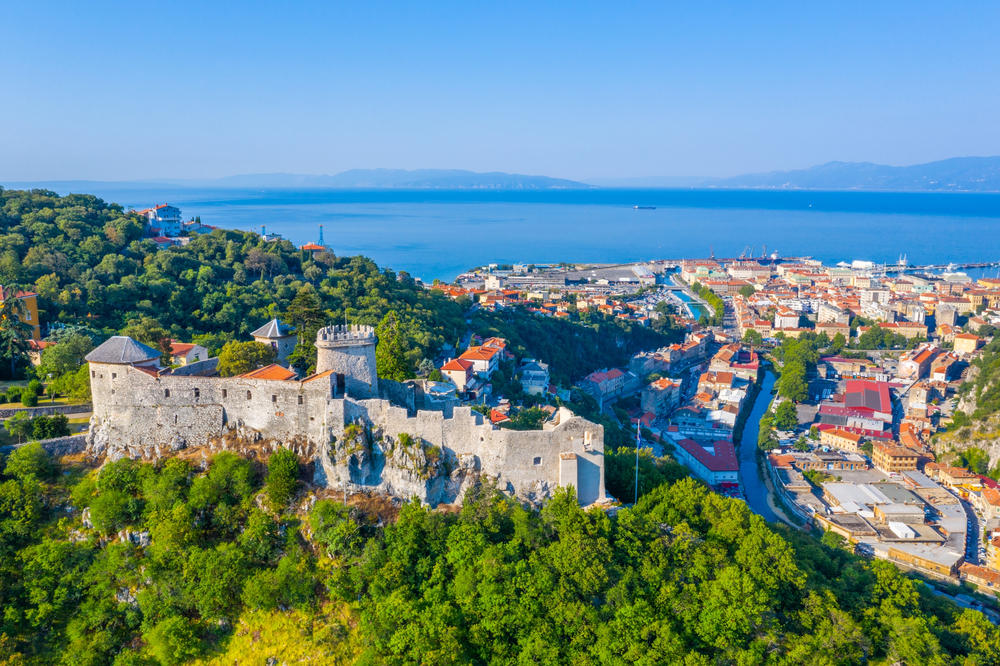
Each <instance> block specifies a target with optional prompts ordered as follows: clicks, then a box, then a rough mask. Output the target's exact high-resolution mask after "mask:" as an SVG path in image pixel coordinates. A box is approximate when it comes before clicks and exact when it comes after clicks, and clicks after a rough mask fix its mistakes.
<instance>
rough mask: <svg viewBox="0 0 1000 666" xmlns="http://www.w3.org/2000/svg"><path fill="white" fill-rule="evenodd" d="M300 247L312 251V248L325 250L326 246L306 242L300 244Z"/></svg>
mask: <svg viewBox="0 0 1000 666" xmlns="http://www.w3.org/2000/svg"><path fill="white" fill-rule="evenodd" d="M301 249H303V250H309V251H313V250H325V249H326V248H325V247H323V246H322V245H318V244H316V243H306V244H305V245H303V246H302V248H301Z"/></svg>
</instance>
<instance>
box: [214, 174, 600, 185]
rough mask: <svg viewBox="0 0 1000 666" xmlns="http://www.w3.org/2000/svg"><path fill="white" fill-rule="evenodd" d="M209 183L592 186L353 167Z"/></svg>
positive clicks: (519, 177)
mask: <svg viewBox="0 0 1000 666" xmlns="http://www.w3.org/2000/svg"><path fill="white" fill-rule="evenodd" d="M205 184H206V185H219V186H224V187H329V188H338V189H382V188H395V189H413V190H426V189H442V190H456V189H457V190H466V189H469V190H552V189H580V188H588V187H590V185H586V184H584V183H579V182H576V181H573V180H566V179H563V178H549V177H548V176H526V175H524V174H520V173H503V172H500V171H490V172H487V173H477V172H475V171H464V170H462V169H416V170H412V171H411V170H408V169H351V170H349V171H342V172H341V173H338V174H335V175H332V176H310V175H298V174H288V173H271V174H250V175H242V176H228V177H226V178H219V179H217V180H214V181H206V182H205Z"/></svg>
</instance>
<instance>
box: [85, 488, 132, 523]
mask: <svg viewBox="0 0 1000 666" xmlns="http://www.w3.org/2000/svg"><path fill="white" fill-rule="evenodd" d="M98 483H99V482H98ZM141 512H142V504H141V502H140V501H139V500H138V499H136V498H134V497H132V496H130V495H127V494H125V493H123V492H121V491H120V490H102V491H101V492H100V493H98V495H97V497H94V498H93V499H91V500H90V522H92V523H93V524H94V527H95V528H96V529H97V530H98V531H100V532H101V533H102V534H114V533H115V532H117V531H118V530H120V529H122V528H123V527H125V526H126V525H129V524H131V523H132V522H134V521H135V519H136V518H137V517H138V516H139V514H140V513H141Z"/></svg>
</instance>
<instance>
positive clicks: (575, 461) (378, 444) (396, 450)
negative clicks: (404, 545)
mask: <svg viewBox="0 0 1000 666" xmlns="http://www.w3.org/2000/svg"><path fill="white" fill-rule="evenodd" d="M375 344H376V339H375V335H374V331H372V330H371V329H370V328H368V327H352V328H345V327H328V328H326V329H322V330H321V331H320V332H319V333H318V334H317V347H318V357H319V361H318V366H319V369H320V370H321V372H319V373H317V374H316V375H313V376H312V377H307V378H305V379H302V380H295V379H292V380H271V379H257V378H249V377H226V378H223V377H218V376H216V375H215V367H216V364H217V360H216V359H210V360H208V361H203V362H201V363H194V364H191V365H189V366H185V367H184V368H178V369H175V370H160V369H159V368H158V367H157V363H156V360H155V359H156V357H157V356H158V352H156V350H152V349H150V348H148V347H144V346H143V345H140V344H139V343H136V342H135V341H133V340H131V339H129V338H121V337H116V338H111V339H110V340H109V341H107V342H105V343H104V344H103V345H101V347H98V349H96V350H94V352H92V353H91V355H89V356H88V361H90V372H91V389H92V393H93V398H94V401H93V402H94V416H93V419H92V420H91V429H90V433H89V434H88V448H89V450H90V452H91V453H93V454H95V455H107V456H109V457H111V458H117V457H122V456H128V457H134V458H154V457H159V456H162V455H167V454H169V453H170V452H171V451H176V450H180V449H183V448H187V447H197V446H205V445H208V444H212V443H216V442H218V441H219V440H220V439H221V438H223V437H224V436H226V435H231V434H239V435H246V436H256V437H263V438H267V439H272V440H276V441H279V442H281V444H282V445H283V446H287V447H290V448H293V449H294V450H296V451H297V452H299V453H300V455H306V456H308V457H312V458H313V459H314V461H315V463H316V464H315V469H316V476H317V480H318V481H319V482H321V483H324V484H326V485H328V486H330V487H333V488H338V489H340V488H343V489H345V490H348V491H351V492H354V491H359V490H366V489H367V490H374V491H378V492H383V493H389V494H393V495H397V496H401V497H410V496H413V495H416V496H417V497H419V498H420V499H421V500H422V501H424V502H426V503H429V504H431V505H436V504H438V503H441V502H460V501H461V499H462V495H463V494H464V491H465V489H466V488H467V487H468V486H469V485H470V484H473V483H476V482H478V481H479V480H480V479H483V478H487V479H490V480H492V481H494V482H496V483H497V485H498V486H499V487H500V488H501V489H502V490H505V491H506V492H508V493H510V494H511V495H513V496H516V497H518V498H520V499H522V500H525V501H530V502H536V503H537V502H540V501H543V500H545V499H547V498H548V497H550V496H551V494H552V492H553V490H554V489H555V488H557V487H559V486H573V487H575V488H576V490H577V495H578V497H579V500H580V502H581V504H591V503H593V502H598V501H602V500H604V499H605V493H604V431H603V428H602V427H601V426H600V425H598V424H594V423H591V422H589V421H587V420H585V419H582V418H580V417H578V416H575V415H574V414H572V412H570V411H569V410H566V409H560V410H559V412H558V413H557V414H556V416H555V418H554V419H552V420H551V421H549V422H547V423H546V424H545V426H544V428H543V430H541V431H537V430H534V431H515V430H503V429H498V428H496V427H494V426H493V425H492V424H490V423H489V422H488V421H486V420H485V419H484V418H483V417H482V415H480V414H478V413H475V412H472V411H471V410H470V409H469V408H468V407H454V408H453V409H452V408H451V407H450V406H447V407H446V410H445V412H441V411H426V410H418V409H415V407H416V403H415V398H414V395H415V392H414V390H413V387H410V386H407V385H406V384H400V383H398V382H389V381H385V380H381V381H380V380H379V378H378V376H377V373H376V371H375V353H374V352H375ZM387 398H391V399H387Z"/></svg>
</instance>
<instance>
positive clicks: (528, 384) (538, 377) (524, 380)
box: [518, 358, 549, 395]
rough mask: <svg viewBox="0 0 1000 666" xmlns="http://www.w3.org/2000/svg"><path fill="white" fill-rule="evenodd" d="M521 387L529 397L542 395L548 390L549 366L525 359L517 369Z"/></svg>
mask: <svg viewBox="0 0 1000 666" xmlns="http://www.w3.org/2000/svg"><path fill="white" fill-rule="evenodd" d="M518 372H519V373H520V376H521V387H522V388H523V389H524V392H525V393H528V394H530V395H542V394H543V393H545V392H546V391H548V390H549V365H548V363H542V362H541V361H536V360H534V359H530V358H529V359H525V360H524V361H522V362H521V367H520V368H519V369H518Z"/></svg>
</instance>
